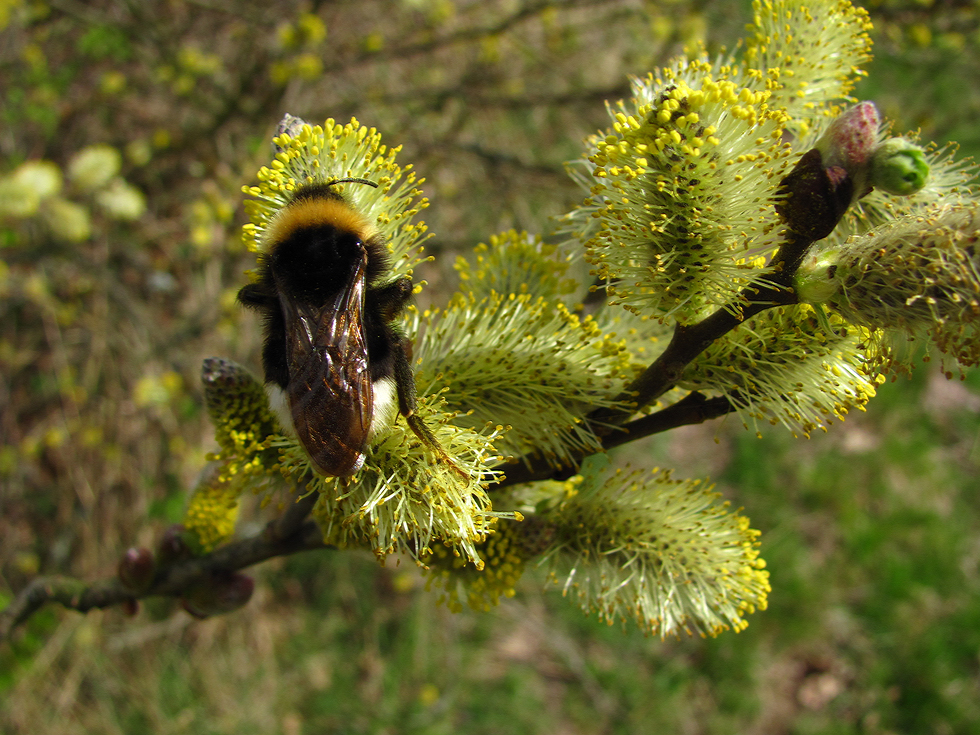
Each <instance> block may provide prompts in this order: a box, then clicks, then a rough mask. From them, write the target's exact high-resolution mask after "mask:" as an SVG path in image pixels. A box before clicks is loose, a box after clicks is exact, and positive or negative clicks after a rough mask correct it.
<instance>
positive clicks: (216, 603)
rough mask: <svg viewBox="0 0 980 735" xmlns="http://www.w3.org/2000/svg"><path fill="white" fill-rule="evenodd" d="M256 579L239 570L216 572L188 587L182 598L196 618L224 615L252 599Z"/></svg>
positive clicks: (185, 607)
mask: <svg viewBox="0 0 980 735" xmlns="http://www.w3.org/2000/svg"><path fill="white" fill-rule="evenodd" d="M254 589H255V580H253V579H252V578H251V577H249V576H247V575H245V574H241V573H239V572H214V573H212V574H210V575H209V576H208V577H206V578H205V579H203V580H202V581H201V582H199V583H197V584H196V585H194V586H193V587H191V588H190V589H188V590H187V591H186V592H185V593H184V596H183V598H182V600H181V602H182V603H183V605H184V609H185V610H186V611H187V612H189V613H190V614H191V615H193V616H194V617H195V618H201V619H203V618H207V617H210V616H211V615H224V614H225V613H230V612H232V611H234V610H237V609H238V608H240V607H244V606H245V604H246V603H247V602H248V601H249V599H251V597H252V592H253V590H254Z"/></svg>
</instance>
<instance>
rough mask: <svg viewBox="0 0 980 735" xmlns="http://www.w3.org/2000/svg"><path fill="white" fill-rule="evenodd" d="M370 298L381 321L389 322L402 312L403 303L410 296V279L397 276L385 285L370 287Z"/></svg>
mask: <svg viewBox="0 0 980 735" xmlns="http://www.w3.org/2000/svg"><path fill="white" fill-rule="evenodd" d="M370 298H371V301H372V302H373V303H374V305H375V307H374V308H375V309H376V310H377V312H376V313H377V314H378V316H379V317H380V318H381V321H383V322H384V323H385V324H389V323H391V322H392V321H394V319H395V317H397V316H398V315H399V314H401V313H402V309H404V308H405V303H406V302H407V301H408V300H409V299H410V298H412V279H411V278H399V279H398V280H397V281H392V282H391V283H389V284H387V285H386V286H381V287H378V288H372V289H371V291H370Z"/></svg>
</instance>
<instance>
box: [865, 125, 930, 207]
mask: <svg viewBox="0 0 980 735" xmlns="http://www.w3.org/2000/svg"><path fill="white" fill-rule="evenodd" d="M928 179H929V163H928V161H926V157H925V152H924V151H923V150H922V148H920V147H919V146H917V145H915V144H914V143H910V142H909V141H907V140H905V139H904V138H889V139H888V140H886V141H885V142H884V143H883V144H882V145H880V146H879V147H878V149H877V150H876V151H875V153H874V156H873V157H872V159H871V184H872V186H874V187H875V188H876V189H881V190H882V191H886V192H888V193H889V194H898V195H900V196H908V195H910V194H915V193H916V192H917V191H919V190H920V189H922V187H924V186H925V185H926V181H927V180H928Z"/></svg>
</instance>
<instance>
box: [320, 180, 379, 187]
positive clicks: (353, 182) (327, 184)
mask: <svg viewBox="0 0 980 735" xmlns="http://www.w3.org/2000/svg"><path fill="white" fill-rule="evenodd" d="M336 184H367V185H368V186H373V187H374V188H375V189H377V188H378V185H377V184H376V183H375V182H373V181H371V180H369V179H334V180H333V181H328V182H327V183H326V184H324V186H334V185H336Z"/></svg>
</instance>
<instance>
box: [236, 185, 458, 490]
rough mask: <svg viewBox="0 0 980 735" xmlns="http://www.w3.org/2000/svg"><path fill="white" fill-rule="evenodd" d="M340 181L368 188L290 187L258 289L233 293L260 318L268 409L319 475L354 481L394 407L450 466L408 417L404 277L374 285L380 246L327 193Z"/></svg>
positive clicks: (365, 225)
mask: <svg viewBox="0 0 980 735" xmlns="http://www.w3.org/2000/svg"><path fill="white" fill-rule="evenodd" d="M345 183H353V184H364V185H367V186H373V187H377V184H376V183H374V182H373V181H368V180H366V179H335V180H333V181H329V182H326V183H314V184H308V185H305V186H302V187H300V188H299V189H297V191H296V192H295V193H294V194H293V196H292V198H291V199H290V201H289V203H288V204H286V206H285V207H283V208H282V209H281V210H280V211H279V212H278V213H277V214H276V216H275V217H274V218H273V219H272V221H271V222H270V224H269V227H268V230H267V232H266V247H265V248H264V252H263V254H262V255H260V256H259V267H258V280H257V281H255V282H253V283H250V284H248V285H247V286H245V287H243V288H242V289H241V290H240V291H239V292H238V300H239V302H241V303H242V304H243V305H245V306H246V307H249V308H251V309H254V310H256V311H258V312H259V313H260V314H261V315H262V317H263V321H264V332H265V343H264V346H263V350H262V367H263V369H264V371H265V382H266V390H267V392H268V394H269V398H270V402H271V405H272V408H273V410H274V411H275V412H276V413H277V415H278V417H279V420H280V423H281V424H282V425H283V426H284V427H285V428H286V429H287V431H288V430H290V429H292V431H294V432H295V435H296V437H297V438H298V439H299V441H300V443H301V444H302V445H303V447H304V448H305V450H306V452H307V454H308V455H309V457H310V460H311V462H312V464H313V467H314V469H315V470H316V471H317V472H319V473H320V474H322V475H327V476H334V477H346V476H349V475H352V474H354V473H355V472H357V471H358V470H359V469H360V468H361V466H362V465H363V464H364V458H365V448H366V446H367V444H368V442H369V441H370V439H371V437H372V435H373V432H374V431H375V430H377V429H378V428H380V427H382V426H384V425H386V424H387V423H389V422H390V420H391V418H392V414H393V412H394V407H395V403H396V401H397V407H398V411H399V412H400V413H401V414H402V415H403V416H405V418H406V420H407V422H408V425H409V426H410V427H411V428H412V430H413V431H414V432H415V434H416V435H417V436H418V437H419V439H420V440H421V441H422V442H423V443H424V444H426V445H427V446H429V447H430V448H432V449H434V450H436V451H437V452H438V453H439V454H440V455H441V456H442V457H443V458H445V459H447V460H448V457H446V455H445V452H444V451H443V450H442V448H441V447H440V446H439V444H438V442H437V440H436V439H435V437H434V436H433V434H432V432H431V431H430V430H429V429H428V427H426V425H425V424H424V423H423V422H422V421H421V419H419V418H418V416H416V415H415V401H416V396H415V379H414V376H413V374H412V370H411V365H410V358H409V351H410V342H409V341H408V339H407V338H406V337H405V336H404V335H402V334H401V332H399V330H398V329H397V328H396V327H395V325H394V320H395V319H396V318H397V317H398V316H399V315H400V314H401V312H402V310H403V308H404V306H405V303H406V302H407V301H408V299H409V297H410V296H411V294H412V282H411V279H409V278H399V279H396V280H394V281H391V282H389V283H383V282H381V281H383V276H384V274H385V273H387V272H388V270H389V263H388V260H387V253H386V250H385V242H384V238H383V237H382V236H381V234H380V233H379V232H378V231H377V229H376V228H375V227H374V226H372V225H371V223H369V222H368V221H367V219H366V218H365V217H364V216H363V215H361V214H360V213H359V212H358V211H357V210H355V209H354V208H353V207H352V206H351V204H350V203H349V202H348V201H347V200H346V199H345V198H344V197H343V196H342V195H341V194H340V193H338V192H337V191H336V189H335V188H334V187H335V186H337V185H338V184H345ZM450 464H451V463H450Z"/></svg>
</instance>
